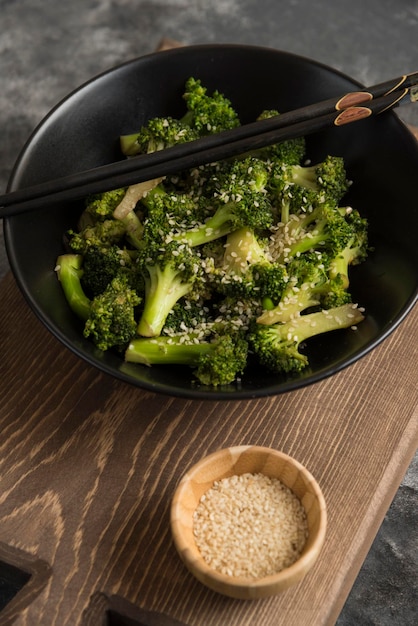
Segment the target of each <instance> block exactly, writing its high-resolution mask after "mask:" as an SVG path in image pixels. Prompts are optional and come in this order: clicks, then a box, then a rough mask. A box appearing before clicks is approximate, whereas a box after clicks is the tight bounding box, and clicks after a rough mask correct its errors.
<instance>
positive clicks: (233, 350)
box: [125, 332, 248, 387]
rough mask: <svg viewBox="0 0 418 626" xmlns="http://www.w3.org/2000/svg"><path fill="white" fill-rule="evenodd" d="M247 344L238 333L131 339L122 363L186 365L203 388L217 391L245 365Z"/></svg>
mask: <svg viewBox="0 0 418 626" xmlns="http://www.w3.org/2000/svg"><path fill="white" fill-rule="evenodd" d="M247 355H248V343H247V341H246V339H245V338H244V337H243V336H242V334H241V333H239V332H237V333H234V334H230V333H222V334H214V335H213V336H209V337H207V338H204V339H202V337H201V335H200V333H199V334H193V333H190V334H187V335H185V334H184V333H183V334H179V335H177V336H170V337H163V336H160V337H156V338H153V339H144V338H139V339H133V340H132V341H131V342H130V344H129V346H128V348H127V350H126V353H125V360H126V361H129V362H134V363H142V364H144V365H149V366H151V365H164V364H176V365H188V366H190V367H192V368H193V370H194V375H195V376H196V377H197V378H198V380H199V381H200V382H201V383H202V384H203V385H209V386H213V387H218V386H221V385H228V384H230V383H232V382H233V381H234V380H235V379H236V378H237V376H239V375H240V374H242V372H243V371H244V369H245V366H246V364H247Z"/></svg>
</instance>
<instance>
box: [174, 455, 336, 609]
mask: <svg viewBox="0 0 418 626" xmlns="http://www.w3.org/2000/svg"><path fill="white" fill-rule="evenodd" d="M171 528H172V534H173V539H174V543H175V546H176V548H177V551H178V553H179V555H180V557H181V559H182V560H183V562H184V563H185V565H186V566H187V568H188V569H189V570H190V571H191V572H192V574H194V576H195V577H196V578H197V579H198V580H199V581H200V582H202V583H203V584H205V585H206V586H207V587H209V588H211V589H212V590H214V591H217V592H219V593H222V594H224V595H227V596H230V597H233V598H239V599H255V598H261V597H267V596H271V595H274V594H277V593H279V592H281V591H283V590H285V589H286V588H288V587H290V586H292V585H294V584H296V583H297V582H299V581H300V580H301V579H302V578H303V577H304V576H305V575H306V574H307V572H308V571H309V570H310V569H311V567H312V566H313V564H314V563H315V561H316V558H317V556H318V554H319V552H320V550H321V548H322V545H323V542H324V538H325V530H326V507H325V501H324V497H323V495H322V492H321V490H320V487H319V485H318V483H317V482H316V480H315V479H314V478H313V476H312V475H311V474H310V472H309V471H308V470H307V469H306V468H304V467H303V466H302V465H301V464H300V463H299V462H298V461H296V460H295V459H293V458H291V457H289V456H288V455H287V454H284V453H283V452H280V451H277V450H273V449H270V448H265V447H260V446H237V447H233V448H226V449H223V450H219V451H217V452H215V453H213V454H211V455H209V456H208V457H205V458H204V459H202V460H201V461H200V462H198V463H197V464H196V465H195V466H193V467H192V468H191V469H190V470H189V471H188V472H187V473H186V474H185V476H184V477H183V479H182V480H181V481H180V483H179V485H178V487H177V490H176V492H175V494H174V497H173V501H172V507H171Z"/></svg>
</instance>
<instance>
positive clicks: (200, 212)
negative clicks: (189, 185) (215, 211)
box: [141, 183, 209, 232]
mask: <svg viewBox="0 0 418 626" xmlns="http://www.w3.org/2000/svg"><path fill="white" fill-rule="evenodd" d="M141 206H143V207H144V210H145V211H146V212H147V215H148V216H151V219H154V220H157V221H158V222H159V223H160V227H161V222H162V219H164V222H165V227H164V228H165V229H166V230H167V232H171V231H181V232H183V231H184V230H187V229H189V228H194V227H196V226H199V225H200V224H201V222H202V221H203V220H204V219H206V218H207V217H208V213H209V208H208V207H207V201H205V200H204V199H202V197H200V196H196V195H194V194H193V193H191V192H187V193H186V192H182V191H179V190H177V189H175V190H174V189H173V190H170V189H167V187H166V186H165V185H164V184H163V183H160V184H159V185H157V186H156V187H154V189H152V190H150V191H149V192H148V193H147V194H146V195H145V196H144V197H143V198H142V200H141ZM157 216H158V217H157Z"/></svg>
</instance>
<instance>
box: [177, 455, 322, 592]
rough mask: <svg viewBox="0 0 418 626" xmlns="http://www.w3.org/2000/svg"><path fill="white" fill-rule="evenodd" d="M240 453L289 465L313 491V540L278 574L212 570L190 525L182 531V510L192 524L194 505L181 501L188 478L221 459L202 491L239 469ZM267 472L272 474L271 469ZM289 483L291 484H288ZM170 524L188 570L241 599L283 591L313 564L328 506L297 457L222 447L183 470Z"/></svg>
mask: <svg viewBox="0 0 418 626" xmlns="http://www.w3.org/2000/svg"><path fill="white" fill-rule="evenodd" d="M243 454H245V455H246V458H247V459H250V458H254V459H255V458H258V460H260V459H267V458H270V459H272V458H273V459H277V460H280V461H281V462H285V463H287V464H290V465H292V466H293V467H294V468H295V469H296V470H297V471H298V473H299V475H300V476H301V477H302V478H303V480H304V482H305V483H306V485H308V486H309V491H310V493H312V494H313V495H314V497H315V498H316V500H317V504H318V511H319V523H318V525H317V531H316V535H315V536H314V538H313V540H312V536H311V543H310V545H309V546H308V547H307V548H305V549H304V551H303V553H302V555H301V556H300V558H299V559H298V560H297V561H295V563H293V564H292V565H291V566H290V567H288V568H286V569H284V570H282V571H280V572H278V573H277V574H273V575H271V576H266V577H264V578H260V579H256V580H253V579H248V578H240V577H231V576H227V575H225V574H221V573H219V572H217V571H215V570H214V569H213V568H211V567H210V566H209V565H207V564H206V563H205V561H204V560H203V558H202V557H201V556H200V554H199V551H198V549H197V547H196V545H195V544H194V545H191V541H190V529H187V530H186V531H185V525H184V519H185V511H186V517H187V518H188V522H189V523H190V524H192V521H191V516H192V515H193V510H194V508H193V509H190V508H189V509H185V507H184V505H183V496H184V494H185V492H186V491H187V490H188V489H189V486H190V481H193V484H195V478H194V477H195V476H196V475H198V474H199V473H200V472H202V470H203V471H204V470H205V469H206V468H211V467H212V466H213V465H214V464H215V463H221V465H220V466H221V468H222V469H223V471H222V470H221V471H220V472H219V475H217V476H215V477H214V478H213V480H210V481H208V482H202V483H201V493H203V492H205V491H207V489H209V488H210V487H211V486H212V484H213V482H214V481H215V480H219V479H220V478H223V477H225V476H230V475H233V474H237V473H242V472H239V471H236V470H235V469H234V468H235V467H236V465H237V464H238V463H239V460H240V458H241V457H242V455H243ZM222 464H223V465H222ZM226 468H227V469H226ZM267 475H268V474H267ZM270 475H273V474H272V473H270ZM273 476H274V475H273ZM276 477H277V478H280V476H278V475H276ZM283 482H284V483H285V480H283ZM285 484H286V483H285ZM288 486H289V487H290V488H292V487H291V485H288ZM199 497H200V496H199ZM196 498H197V496H196ZM197 499H198V498H197ZM170 525H171V532H172V536H173V541H174V544H175V547H176V549H177V552H178V553H179V556H180V558H181V559H182V561H183V562H184V564H185V565H186V567H187V568H188V569H189V571H190V572H191V573H192V574H193V575H194V576H195V577H196V578H197V579H198V580H200V582H202V583H203V584H205V585H206V586H208V587H209V588H211V589H212V590H214V591H218V592H220V593H222V594H224V595H228V596H231V597H234V598H241V599H255V598H261V597H267V596H270V595H274V594H277V593H280V592H281V591H284V590H285V589H287V588H288V587H290V586H293V585H294V584H296V583H297V582H299V581H300V580H301V579H302V578H303V577H304V576H305V574H306V573H307V572H308V571H309V570H310V569H311V568H312V566H313V565H314V563H315V561H316V559H317V557H318V555H319V553H320V551H321V549H322V546H323V543H324V540H325V534H326V528H327V509H326V503H325V498H324V495H323V493H322V490H321V488H320V486H319V484H318V482H317V481H316V479H315V478H314V477H313V475H312V474H311V472H310V471H309V470H308V469H307V468H306V467H305V466H303V465H302V464H301V463H300V462H299V461H297V460H296V459H295V458H293V457H291V456H289V455H288V454H286V453H285V452H282V451H280V450H275V449H273V448H268V447H264V446H257V445H242V446H233V447H228V448H222V449H220V450H217V451H215V452H212V453H211V454H209V455H207V456H205V457H204V458H202V459H201V460H200V461H198V462H197V463H196V464H194V465H193V466H192V467H191V468H190V469H189V470H188V471H187V472H186V473H185V474H184V476H183V477H182V478H181V480H180V482H179V484H178V486H177V488H176V490H175V492H174V495H173V499H172V503H171V510H170Z"/></svg>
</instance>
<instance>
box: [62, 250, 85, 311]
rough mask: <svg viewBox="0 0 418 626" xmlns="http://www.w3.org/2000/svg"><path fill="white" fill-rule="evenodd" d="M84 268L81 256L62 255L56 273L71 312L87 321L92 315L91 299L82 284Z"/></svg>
mask: <svg viewBox="0 0 418 626" xmlns="http://www.w3.org/2000/svg"><path fill="white" fill-rule="evenodd" d="M82 266H83V257H82V255H81V254H71V253H69V254H62V255H60V256H59V257H58V258H57V262H56V266H55V271H56V272H57V277H58V280H59V281H60V283H61V287H62V289H63V292H64V295H65V298H66V300H67V302H68V304H69V306H70V308H71V310H72V311H73V312H74V313H75V314H76V315H77V317H79V318H80V319H81V320H84V321H85V320H86V319H87V318H88V316H89V315H90V299H89V298H88V296H87V295H86V294H85V292H84V289H83V286H82V284H81V280H82V277H83V267H82Z"/></svg>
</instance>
